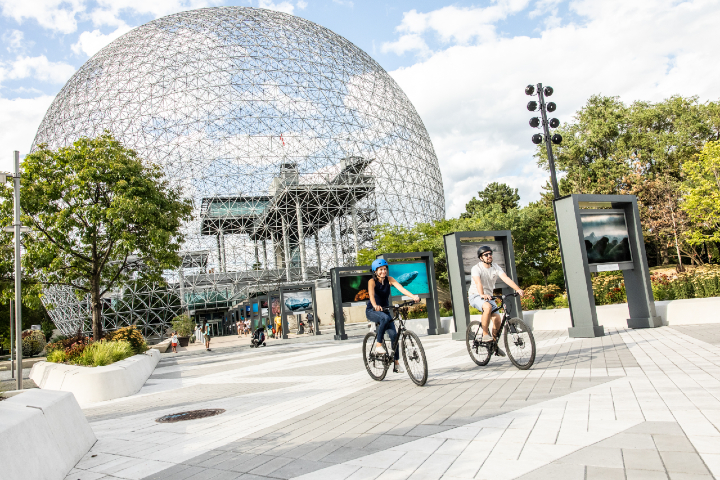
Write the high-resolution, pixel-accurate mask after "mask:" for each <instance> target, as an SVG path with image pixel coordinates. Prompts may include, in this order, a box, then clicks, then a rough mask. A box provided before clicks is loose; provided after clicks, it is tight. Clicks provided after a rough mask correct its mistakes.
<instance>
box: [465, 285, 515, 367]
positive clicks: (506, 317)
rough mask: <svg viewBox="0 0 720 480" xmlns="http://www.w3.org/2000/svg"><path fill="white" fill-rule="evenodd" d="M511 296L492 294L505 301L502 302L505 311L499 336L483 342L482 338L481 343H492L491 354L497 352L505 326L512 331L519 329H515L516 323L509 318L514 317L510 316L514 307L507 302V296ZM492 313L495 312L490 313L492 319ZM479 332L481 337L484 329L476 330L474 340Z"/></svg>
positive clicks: (498, 331)
mask: <svg viewBox="0 0 720 480" xmlns="http://www.w3.org/2000/svg"><path fill="white" fill-rule="evenodd" d="M509 296H511V295H493V296H492V298H497V299H500V300H502V301H503V302H502V309H503V313H502V319H501V320H500V328H498V329H497V338H495V337H494V336H493V339H492V341H491V342H483V341H482V340H480V342H479V344H480V345H490V346H491V347H492V351H491V352H490V353H491V354H493V353H495V349H496V348H497V346H498V341H499V339H500V335H501V334H502V331H503V328H508V329H509V330H510V333H517V330H516V329H515V325H513V324H510V323H508V320H510V318H512V317H510V312H511V311H512V307H511V306H510V305H509V304H507V303H505V298H506V297H509ZM493 313H497V312H493ZM492 315H493V314H492V313H491V314H490V318H491V319H492ZM488 323H489V322H488ZM488 327H489V325H488ZM478 334H479V335H480V338H482V329H478V331H477V332H475V338H474V339H473V341H477V336H478Z"/></svg>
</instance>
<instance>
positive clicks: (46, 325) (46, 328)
mask: <svg viewBox="0 0 720 480" xmlns="http://www.w3.org/2000/svg"><path fill="white" fill-rule="evenodd" d="M40 328H41V329H42V332H43V335H45V341H46V342H49V341H50V337H52V334H53V330H55V324H54V323H53V322H51V321H50V320H43V322H42V323H41V324H40Z"/></svg>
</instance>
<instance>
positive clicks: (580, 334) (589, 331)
mask: <svg viewBox="0 0 720 480" xmlns="http://www.w3.org/2000/svg"><path fill="white" fill-rule="evenodd" d="M568 336H569V337H570V338H595V337H604V336H605V327H603V326H602V325H598V326H597V327H595V326H589V327H570V328H568Z"/></svg>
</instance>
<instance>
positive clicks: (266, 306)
mask: <svg viewBox="0 0 720 480" xmlns="http://www.w3.org/2000/svg"><path fill="white" fill-rule="evenodd" d="M260 305H261V306H262V308H268V301H267V300H260Z"/></svg>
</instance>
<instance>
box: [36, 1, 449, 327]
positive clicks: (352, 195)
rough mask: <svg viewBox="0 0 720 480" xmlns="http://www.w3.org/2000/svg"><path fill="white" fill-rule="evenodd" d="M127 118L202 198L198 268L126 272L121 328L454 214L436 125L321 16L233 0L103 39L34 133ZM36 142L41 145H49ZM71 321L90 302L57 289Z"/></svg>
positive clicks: (120, 296)
mask: <svg viewBox="0 0 720 480" xmlns="http://www.w3.org/2000/svg"><path fill="white" fill-rule="evenodd" d="M105 129H107V130H109V131H111V132H112V133H113V134H114V135H115V136H116V137H117V138H118V139H120V140H121V141H122V142H123V143H124V144H125V145H126V146H128V147H131V148H133V149H135V150H136V151H137V152H138V153H139V154H140V156H141V158H143V159H146V160H147V161H150V162H154V163H157V164H159V165H162V166H163V167H164V169H165V173H166V175H167V177H168V178H169V179H170V180H171V182H175V183H176V184H179V185H181V186H182V188H183V191H184V193H185V195H187V196H188V197H190V198H192V199H193V203H194V209H195V214H194V216H195V218H194V219H193V220H192V221H191V222H190V223H188V224H187V225H186V226H185V227H184V228H185V229H186V233H187V235H188V236H187V241H186V243H185V246H184V260H183V266H182V268H181V269H180V270H179V271H177V272H167V275H166V278H167V285H162V286H153V285H137V284H128V285H124V286H122V287H120V288H118V290H117V291H116V292H114V293H113V295H111V296H110V297H109V298H108V299H107V301H106V303H105V306H104V310H103V318H104V321H105V325H106V328H116V327H119V326H122V325H126V324H128V323H135V324H138V325H140V326H143V328H144V329H145V333H146V335H151V334H155V333H159V332H160V331H161V330H163V329H164V328H165V327H166V326H167V322H168V321H169V319H171V318H172V317H173V316H174V315H176V314H177V313H179V312H180V311H182V309H188V310H190V311H191V312H192V311H195V312H201V311H211V310H213V309H215V310H218V309H227V308H228V307H230V306H231V305H233V304H235V303H237V302H238V301H239V300H242V299H244V298H246V297H247V296H248V295H251V294H252V293H253V292H255V291H267V290H269V289H273V288H275V287H277V285H278V284H281V283H286V282H297V281H303V280H312V279H314V278H317V277H318V276H322V275H323V274H324V273H326V272H327V271H328V270H329V269H330V268H331V267H333V266H336V265H352V264H354V263H355V259H356V252H357V250H358V249H362V248H371V247H372V242H373V237H372V227H373V226H375V225H378V224H391V225H401V226H411V225H414V224H415V223H417V222H428V221H432V220H436V219H440V218H443V217H444V198H443V186H442V180H441V176H440V170H439V166H438V161H437V158H436V156H435V152H434V150H433V146H432V143H431V142H430V138H429V136H428V134H427V132H426V130H425V127H424V125H423V123H422V121H421V119H420V117H419V116H418V114H417V112H416V111H415V109H414V107H413V106H412V104H411V103H410V101H409V100H408V98H407V97H406V96H405V94H404V93H403V92H402V90H401V89H400V88H399V87H398V85H397V84H396V83H395V81H394V80H393V79H392V78H391V77H390V76H389V75H388V74H387V72H385V71H384V70H383V69H382V68H381V67H380V65H378V64H377V63H376V62H375V61H374V60H373V59H372V58H370V56H368V55H367V54H366V53H365V52H363V51H362V50H360V49H359V48H358V47H356V46H355V45H353V44H352V43H350V42H349V41H348V40H346V39H344V38H342V37H341V36H339V35H336V34H335V33H333V32H331V31H330V30H328V29H326V28H323V27H321V26H319V25H317V24H315V23H312V22H310V21H307V20H304V19H302V18H298V17H295V16H292V15H287V14H283V13H279V12H275V11H270V10H264V9H255V8H243V7H221V8H207V9H200V10H194V11H188V12H183V13H179V14H176V15H170V16H167V17H164V18H160V19H158V20H154V21H152V22H150V23H147V24H145V25H143V26H141V27H138V28H136V29H134V30H132V31H130V32H129V33H127V34H125V35H124V36H122V37H120V38H119V39H117V40H115V41H114V42H112V43H111V44H110V45H108V46H107V47H105V48H104V49H102V50H101V51H100V52H98V53H97V54H96V55H95V56H94V57H92V58H91V59H90V60H88V62H87V63H86V64H85V65H83V66H82V68H80V70H78V72H76V74H75V75H74V76H73V77H72V78H71V79H70V80H69V81H68V83H67V84H66V85H65V86H64V87H63V89H62V90H61V92H60V93H59V94H58V95H57V97H56V98H55V100H54V102H53V103H52V105H51V107H50V109H49V110H48V112H47V114H46V115H45V118H44V119H43V122H42V124H41V125H40V127H39V129H38V132H37V135H36V137H35V141H34V145H38V144H40V143H47V144H48V145H49V146H50V147H51V148H57V147H61V146H65V145H69V144H71V143H72V142H74V141H75V140H77V139H78V138H79V137H80V136H91V137H92V136H96V135H98V134H100V133H102V131H103V130H105ZM33 148H35V147H33ZM46 300H47V305H48V306H49V310H50V314H51V316H52V317H53V320H54V321H55V323H56V325H58V327H59V328H60V329H61V330H63V331H64V332H69V331H71V330H74V329H76V328H77V327H78V326H79V325H81V324H82V322H83V321H85V322H87V318H88V316H89V309H88V305H87V301H83V300H78V298H77V297H76V296H75V295H74V293H73V292H72V291H69V290H67V289H63V288H50V289H48V290H47V291H46Z"/></svg>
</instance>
